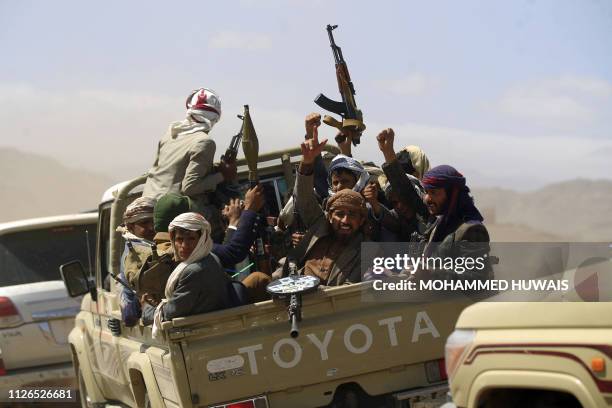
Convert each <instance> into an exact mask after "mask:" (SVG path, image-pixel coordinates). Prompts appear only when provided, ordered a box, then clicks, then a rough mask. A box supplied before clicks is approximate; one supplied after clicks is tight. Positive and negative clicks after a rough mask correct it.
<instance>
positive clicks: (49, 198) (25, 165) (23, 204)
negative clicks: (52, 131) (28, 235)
mask: <svg viewBox="0 0 612 408" xmlns="http://www.w3.org/2000/svg"><path fill="white" fill-rule="evenodd" d="M0 174H2V177H1V178H0V191H1V192H2V201H1V202H0V222H6V221H14V220H19V219H25V218H34V217H43V216H48V215H59V214H69V213H75V212H82V211H87V210H93V209H96V208H97V207H98V202H99V200H100V198H101V197H102V193H103V192H104V191H105V190H106V189H107V188H108V187H110V186H111V185H113V184H114V183H116V182H117V180H113V179H111V178H110V177H107V176H104V175H101V174H98V173H94V172H89V171H87V170H84V169H76V168H71V167H69V165H66V164H64V163H60V162H58V161H56V160H53V159H50V158H48V157H44V156H39V155H35V154H30V153H24V152H22V151H19V150H16V149H13V148H6V147H0Z"/></svg>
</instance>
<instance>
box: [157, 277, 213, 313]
mask: <svg viewBox="0 0 612 408" xmlns="http://www.w3.org/2000/svg"><path fill="white" fill-rule="evenodd" d="M188 268H189V267H187V268H186V269H185V270H184V271H183V274H182V275H181V277H180V278H179V280H178V282H177V283H176V288H175V289H174V292H173V293H172V297H171V298H170V299H168V303H166V304H165V305H164V306H163V307H162V312H163V316H164V319H163V320H172V319H174V318H175V317H181V316H188V315H190V314H191V312H192V310H193V308H194V306H195V305H197V304H198V298H199V297H200V296H199V295H200V288H201V287H202V286H203V285H202V282H201V280H200V279H198V277H199V276H198V275H199V273H198V272H199V271H194V270H189V269H188Z"/></svg>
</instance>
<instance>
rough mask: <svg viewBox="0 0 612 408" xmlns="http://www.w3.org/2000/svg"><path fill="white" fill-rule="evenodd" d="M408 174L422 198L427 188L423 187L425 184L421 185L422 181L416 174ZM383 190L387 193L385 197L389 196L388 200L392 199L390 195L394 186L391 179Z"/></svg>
mask: <svg viewBox="0 0 612 408" xmlns="http://www.w3.org/2000/svg"><path fill="white" fill-rule="evenodd" d="M406 176H407V177H408V180H410V184H412V187H413V188H414V190H415V191H416V193H417V195H418V196H419V197H421V199H422V198H423V196H424V195H425V190H424V189H423V186H422V185H421V181H420V180H419V179H418V178H416V177H415V176H413V175H412V174H406ZM382 191H383V193H385V197H386V198H387V200H389V199H390V197H389V195H390V194H391V193H392V192H393V186H392V185H391V183H390V182H389V181H387V182H386V183H385V185H384V186H383V187H382Z"/></svg>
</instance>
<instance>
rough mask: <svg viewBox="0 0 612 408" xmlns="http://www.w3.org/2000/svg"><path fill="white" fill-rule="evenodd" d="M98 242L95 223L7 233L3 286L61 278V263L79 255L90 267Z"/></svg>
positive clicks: (1, 258)
mask: <svg viewBox="0 0 612 408" xmlns="http://www.w3.org/2000/svg"><path fill="white" fill-rule="evenodd" d="M95 242H96V224H95V223H94V224H85V225H65V226H58V227H53V228H45V229H39V230H29V231H21V232H13V233H9V234H6V235H3V236H1V237H0V270H1V271H2V273H1V274H0V286H10V285H20V284H24V283H34V282H44V281H51V280H60V279H61V277H60V274H59V266H60V265H61V264H63V263H66V262H69V261H72V260H75V259H78V260H79V261H81V263H82V264H83V266H84V267H85V269H86V270H88V269H89V267H90V265H91V262H93V256H94V248H95V247H96V246H95ZM88 245H89V252H88ZM88 254H90V256H88ZM89 273H91V270H90V271H89Z"/></svg>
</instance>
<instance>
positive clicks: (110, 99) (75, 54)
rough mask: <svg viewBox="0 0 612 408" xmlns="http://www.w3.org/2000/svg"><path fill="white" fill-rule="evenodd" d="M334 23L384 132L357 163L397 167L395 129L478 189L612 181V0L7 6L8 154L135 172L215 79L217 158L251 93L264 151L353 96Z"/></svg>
mask: <svg viewBox="0 0 612 408" xmlns="http://www.w3.org/2000/svg"><path fill="white" fill-rule="evenodd" d="M327 24H338V26H339V27H338V29H337V30H335V31H334V35H335V38H336V42H337V43H338V45H340V46H341V47H342V51H343V53H344V57H345V59H346V61H347V63H348V66H349V70H350V74H351V77H352V80H353V83H354V85H355V89H356V92H357V94H356V96H355V98H356V101H357V104H358V106H359V107H360V108H361V109H362V111H363V115H364V122H365V123H366V126H367V129H366V131H365V133H364V136H363V138H362V144H361V145H359V146H358V147H357V148H355V149H354V152H353V153H354V156H355V157H357V158H361V159H367V160H371V161H374V162H376V163H378V164H380V163H381V162H382V161H383V158H382V154H381V153H380V151H379V150H378V148H377V145H376V141H375V137H376V134H377V133H378V132H379V131H380V130H382V129H384V128H387V127H392V128H393V129H394V130H395V133H396V147H397V148H400V147H402V146H404V145H408V144H417V145H419V146H421V147H422V148H423V149H424V150H425V152H426V153H427V155H428V156H429V158H430V161H431V163H432V165H438V164H451V165H453V166H455V167H456V168H457V169H458V170H459V171H461V172H462V173H464V175H465V176H466V177H467V179H468V184H471V185H472V186H476V187H483V186H498V187H504V188H512V189H517V190H528V189H535V188H539V187H542V186H544V185H546V184H548V183H552V182H559V181H564V180H570V179H575V178H589V179H601V178H606V179H612V160H611V157H612V52H610V50H612V2H611V1H608V0H599V1H597V0H591V1H588V0H585V1H577V0H573V1H569V0H550V1H541V0H516V1H504V2H502V1H493V2H492V1H484V0H483V1H476V0H466V1H461V2H457V1H450V0H449V1H430V2H417V1H377V2H371V1H370V2H365V1H333V0H331V1H317V0H314V1H301V0H289V1H280V0H258V1H255V0H242V1H225V2H210V1H181V2H162V1H136V0H135V1H130V2H126V1H114V0H110V1H105V2H92V1H88V2H86V1H77V0H74V1H67V0H54V1H52V2H51V1H27V0H0V50H1V53H2V54H0V55H2V57H1V59H0V61H1V62H0V148H1V147H14V148H18V149H20V150H23V151H26V152H32V153H36V154H43V155H45V156H49V157H52V158H55V159H57V160H59V161H61V162H62V163H64V164H65V165H67V166H71V167H75V168H83V169H88V170H91V171H96V172H99V173H103V174H107V175H109V176H111V177H112V178H113V179H115V180H117V181H119V180H123V179H129V178H132V177H134V176H135V175H138V174H142V173H144V172H145V171H146V170H147V169H148V168H149V166H150V165H151V164H152V162H153V159H154V155H155V149H156V146H157V142H158V140H159V138H160V137H161V136H162V135H163V134H164V133H165V131H166V129H167V127H168V124H169V123H170V122H171V121H174V120H181V119H183V117H184V113H185V111H184V100H185V98H186V96H187V95H188V94H189V93H190V91H191V90H192V89H195V88H198V87H201V86H206V87H209V88H212V89H214V90H215V91H216V92H217V93H218V94H219V95H220V97H221V101H222V107H223V114H222V118H221V121H220V122H219V124H218V125H217V126H216V127H215V128H214V129H213V130H212V132H211V136H212V137H213V138H214V139H215V140H216V141H217V157H218V156H219V155H220V154H221V153H222V152H223V151H224V150H225V148H226V147H227V145H228V144H229V140H230V136H231V135H233V134H235V133H236V132H237V130H238V128H239V126H240V122H239V120H238V119H237V118H236V116H235V115H236V114H237V113H240V112H241V110H242V105H244V104H249V105H250V107H251V114H252V116H253V121H254V124H255V128H256V129H257V133H258V136H259V139H260V152H265V151H270V150H276V149H279V148H285V147H294V146H297V145H298V144H299V142H300V141H301V140H302V137H303V134H304V124H303V119H304V116H305V115H306V114H307V113H309V112H313V111H315V112H319V113H322V114H325V113H326V112H324V111H322V110H321V109H320V108H319V107H317V106H316V105H315V104H314V103H313V99H314V97H315V96H316V95H317V94H318V93H320V92H322V93H324V94H326V95H327V96H328V97H330V98H332V99H339V98H340V96H339V93H338V89H337V85H336V82H335V75H334V67H333V58H332V54H331V50H330V48H329V43H328V38H327V33H326V31H325V26H326V25H327ZM334 133H335V132H334V130H333V129H331V128H322V129H321V131H320V134H321V135H322V137H330V138H331V137H332V136H333V134H334Z"/></svg>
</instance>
